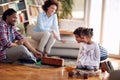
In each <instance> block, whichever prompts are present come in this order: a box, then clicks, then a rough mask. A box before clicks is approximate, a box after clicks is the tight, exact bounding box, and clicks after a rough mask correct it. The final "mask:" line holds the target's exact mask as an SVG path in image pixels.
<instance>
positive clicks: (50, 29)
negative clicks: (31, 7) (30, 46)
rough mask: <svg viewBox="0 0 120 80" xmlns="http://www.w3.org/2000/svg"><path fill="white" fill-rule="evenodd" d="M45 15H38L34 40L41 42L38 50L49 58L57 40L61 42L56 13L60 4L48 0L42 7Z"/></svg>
mask: <svg viewBox="0 0 120 80" xmlns="http://www.w3.org/2000/svg"><path fill="white" fill-rule="evenodd" d="M42 9H43V13H40V14H39V15H38V19H37V26H36V28H35V29H34V32H35V33H34V34H32V38H33V39H35V40H37V41H39V46H38V48H37V50H39V51H40V52H41V53H43V56H47V54H48V53H50V50H51V48H52V46H53V44H54V43H55V41H56V39H57V40H60V41H62V42H64V40H61V38H60V33H59V29H58V20H57V15H56V12H57V10H58V3H57V2H56V1H54V0H46V2H45V3H44V5H43V6H42Z"/></svg>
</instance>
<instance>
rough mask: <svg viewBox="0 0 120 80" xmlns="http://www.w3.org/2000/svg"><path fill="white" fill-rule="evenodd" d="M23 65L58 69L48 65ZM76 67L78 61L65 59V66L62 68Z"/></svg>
mask: <svg viewBox="0 0 120 80" xmlns="http://www.w3.org/2000/svg"><path fill="white" fill-rule="evenodd" d="M23 65H24V66H28V67H33V68H58V66H52V65H46V64H23ZM75 65H76V59H71V58H64V64H63V66H62V67H66V66H75Z"/></svg>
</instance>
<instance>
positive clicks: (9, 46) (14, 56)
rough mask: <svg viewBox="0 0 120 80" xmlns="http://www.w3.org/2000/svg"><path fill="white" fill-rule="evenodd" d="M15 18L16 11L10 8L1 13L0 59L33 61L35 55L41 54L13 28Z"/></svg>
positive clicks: (3, 60)
mask: <svg viewBox="0 0 120 80" xmlns="http://www.w3.org/2000/svg"><path fill="white" fill-rule="evenodd" d="M16 19H17V16H16V11H15V10H14V9H11V8H9V9H7V10H6V11H5V12H4V13H3V15H2V20H1V21H0V61H1V62H14V61H17V60H19V61H24V62H27V63H35V62H36V57H35V56H36V55H39V56H42V55H41V53H40V52H38V51H37V50H36V49H34V48H33V47H32V46H31V45H30V43H29V42H28V41H27V40H26V39H25V38H24V37H23V36H22V35H21V34H20V33H19V32H18V31H17V30H16V29H15V26H14V25H15V22H16ZM29 50H30V51H31V52H32V53H31V52H30V51H29ZM33 53H34V54H33Z"/></svg>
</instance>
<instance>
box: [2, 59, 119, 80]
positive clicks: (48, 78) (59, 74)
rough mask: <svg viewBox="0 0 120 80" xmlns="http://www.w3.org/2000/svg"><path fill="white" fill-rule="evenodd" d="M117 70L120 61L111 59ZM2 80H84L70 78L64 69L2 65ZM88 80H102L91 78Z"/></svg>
mask: <svg viewBox="0 0 120 80" xmlns="http://www.w3.org/2000/svg"><path fill="white" fill-rule="evenodd" d="M109 60H111V62H112V64H113V65H114V67H115V68H116V69H118V68H120V67H119V64H120V60H119V59H113V58H110V59H109ZM0 80H83V79H76V78H68V76H67V72H66V71H65V70H64V67H59V68H39V69H38V68H31V67H27V66H22V65H16V64H4V63H0ZM88 80H100V79H99V77H90V78H89V79H88Z"/></svg>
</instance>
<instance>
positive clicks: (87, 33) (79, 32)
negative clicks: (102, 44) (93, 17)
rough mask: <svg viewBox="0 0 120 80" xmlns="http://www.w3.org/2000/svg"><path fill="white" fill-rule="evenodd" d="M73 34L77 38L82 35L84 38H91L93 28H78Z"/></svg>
mask: <svg viewBox="0 0 120 80" xmlns="http://www.w3.org/2000/svg"><path fill="white" fill-rule="evenodd" d="M73 34H75V35H78V36H81V35H84V36H88V37H92V36H93V28H85V27H78V28H77V29H75V31H74V32H73Z"/></svg>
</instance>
